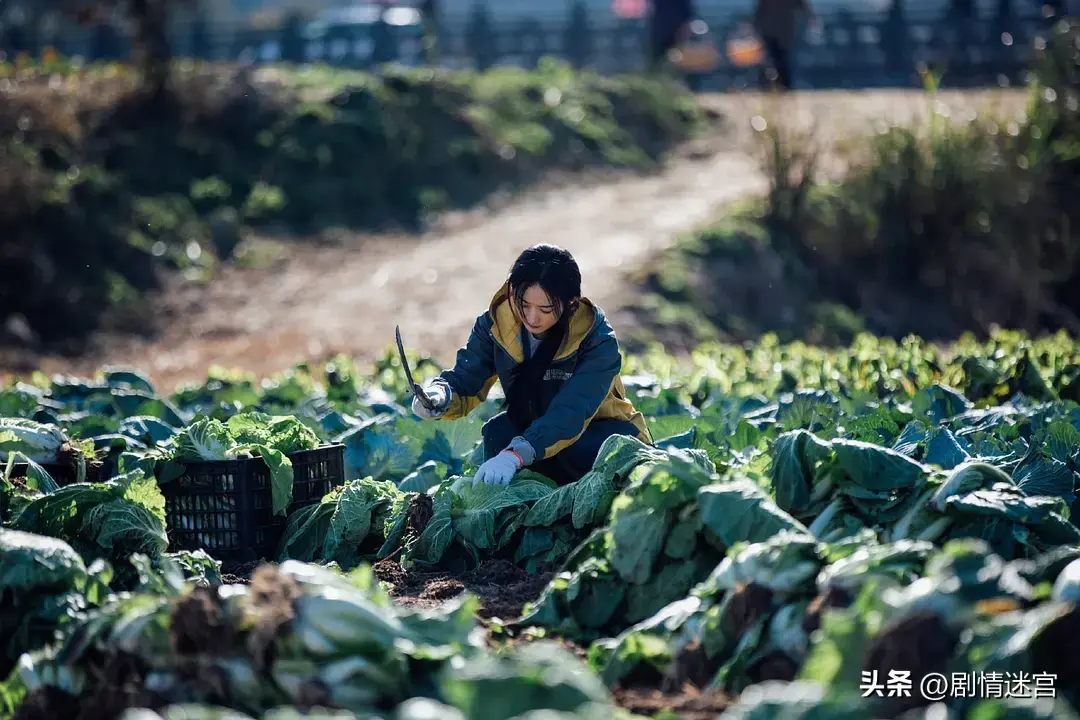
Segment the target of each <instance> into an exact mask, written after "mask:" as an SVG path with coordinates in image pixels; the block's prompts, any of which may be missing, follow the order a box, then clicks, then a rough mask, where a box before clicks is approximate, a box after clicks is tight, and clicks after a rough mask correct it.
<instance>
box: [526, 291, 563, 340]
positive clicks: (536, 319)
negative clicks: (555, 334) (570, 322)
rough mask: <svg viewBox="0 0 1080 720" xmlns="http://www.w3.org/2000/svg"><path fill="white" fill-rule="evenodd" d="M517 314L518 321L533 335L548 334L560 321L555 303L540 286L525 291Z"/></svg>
mask: <svg viewBox="0 0 1080 720" xmlns="http://www.w3.org/2000/svg"><path fill="white" fill-rule="evenodd" d="M517 312H518V319H520V320H521V322H522V323H523V324H524V325H525V327H527V328H528V329H529V332H531V333H532V334H533V335H540V334H541V333H544V332H547V331H548V330H549V329H551V327H552V326H553V325H554V324H555V323H556V322H557V321H558V319H559V313H558V308H557V307H556V306H555V303H554V301H553V300H552V299H551V298H550V297H548V294H547V293H546V292H544V289H543V288H541V287H540V286H539V285H533V286H532V287H530V288H528V289H527V290H526V291H525V294H524V296H523V297H522V299H521V307H520V308H518V309H517Z"/></svg>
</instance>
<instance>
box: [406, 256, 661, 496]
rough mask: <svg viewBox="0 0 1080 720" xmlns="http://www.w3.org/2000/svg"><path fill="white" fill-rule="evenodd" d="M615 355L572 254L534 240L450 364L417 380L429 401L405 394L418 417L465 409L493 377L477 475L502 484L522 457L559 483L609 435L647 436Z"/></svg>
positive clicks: (575, 475) (461, 413) (454, 414)
mask: <svg viewBox="0 0 1080 720" xmlns="http://www.w3.org/2000/svg"><path fill="white" fill-rule="evenodd" d="M621 369H622V356H621V355H620V353H619V343H618V342H617V341H616V339H615V332H614V331H613V330H612V329H611V325H609V324H608V322H607V320H606V319H605V318H604V313H603V312H602V311H601V310H600V308H598V307H596V306H595V305H593V304H592V303H591V302H589V301H588V300H587V299H586V298H583V297H581V272H580V271H579V270H578V266H577V263H576V262H575V261H574V258H573V256H571V255H570V253H568V252H567V251H566V250H563V249H562V248H559V247H555V246H554V245H535V246H533V247H531V248H529V249H527V250H525V251H524V252H523V253H521V255H520V256H519V257H518V259H517V261H516V262H515V263H514V266H513V268H512V269H511V270H510V276H509V278H508V280H507V282H506V283H505V284H504V285H503V287H501V288H500V289H499V291H498V292H497V293H496V294H495V297H494V298H493V299H492V301H491V305H490V307H489V308H488V310H487V311H486V312H485V313H484V314H483V315H481V316H480V317H478V318H477V319H476V324H475V325H474V326H473V330H472V334H471V335H470V336H469V341H468V343H467V344H466V346H465V347H463V348H462V349H461V350H459V351H458V354H457V362H456V364H455V365H454V368H453V369H452V370H446V371H444V372H442V373H441V374H440V375H439V377H437V378H434V379H432V380H431V381H430V382H429V383H428V384H427V385H426V386H425V388H424V390H425V392H426V393H427V396H428V398H429V399H431V400H432V401H433V402H434V403H435V408H436V409H435V410H427V409H425V408H424V406H423V405H422V404H420V402H419V400H418V399H416V398H413V404H412V408H413V412H415V413H416V414H417V415H419V416H420V417H424V418H439V419H443V420H453V419H457V418H461V417H465V416H466V415H468V414H469V412H470V411H472V409H473V408H475V407H476V406H477V405H478V404H479V403H481V402H482V401H483V400H484V399H485V398H486V397H487V394H488V391H490V390H491V386H492V385H494V384H495V381H496V380H499V381H500V382H501V383H502V387H503V391H504V394H505V397H506V400H505V402H504V404H503V407H504V408H505V412H502V413H500V414H498V415H496V416H495V417H493V418H491V419H490V420H488V421H487V422H486V423H485V424H484V429H483V436H484V460H485V462H484V464H483V465H481V466H480V469H479V470H478V471H477V473H476V480H477V481H479V482H484V483H489V484H497V485H506V484H507V483H509V482H510V480H511V478H513V477H514V474H515V473H516V472H517V471H518V470H520V469H521V468H523V467H528V468H530V469H532V470H535V471H536V472H538V473H540V474H542V475H545V476H547V477H549V478H551V479H552V480H554V481H555V482H557V483H559V484H565V483H568V482H573V481H574V480H577V479H579V478H580V477H581V476H582V475H584V474H585V473H586V472H588V471H589V470H590V469H591V468H592V465H593V462H594V461H595V460H596V455H597V453H598V452H599V450H600V446H601V445H603V444H604V441H605V440H607V438H609V437H610V436H612V435H630V436H633V437H636V438H639V439H640V440H642V441H643V442H647V443H651V442H652V438H651V437H650V436H649V430H648V427H647V426H646V425H645V418H644V416H643V415H642V414H641V413H640V412H638V411H637V410H635V409H634V406H633V404H632V403H631V402H630V401H629V400H627V398H626V393H625V391H624V390H623V384H622V379H621V378H620V377H619V371H620V370H621Z"/></svg>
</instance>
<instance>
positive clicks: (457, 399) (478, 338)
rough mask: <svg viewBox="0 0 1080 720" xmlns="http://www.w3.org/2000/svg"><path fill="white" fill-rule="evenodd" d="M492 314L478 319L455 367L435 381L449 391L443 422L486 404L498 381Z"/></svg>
mask: <svg viewBox="0 0 1080 720" xmlns="http://www.w3.org/2000/svg"><path fill="white" fill-rule="evenodd" d="M491 324H492V321H491V313H490V312H485V313H484V314H483V315H481V316H479V317H478V318H476V322H475V323H474V324H473V329H472V332H471V333H470V334H469V340H468V342H467V343H466V344H465V347H463V348H461V349H460V350H458V353H457V360H456V361H455V362H454V367H453V368H452V369H450V370H444V371H443V372H442V373H440V374H439V376H438V377H437V378H435V379H434V380H433V381H432V382H435V383H441V384H442V385H443V386H444V387H446V388H447V390H448V393H447V394H448V395H449V397H450V403H449V405H448V407H447V410H446V413H445V414H444V415H442V417H441V419H442V420H457V419H458V418H463V417H465V416H466V415H468V414H469V413H470V412H472V410H473V408H475V407H476V406H477V405H479V404H480V403H481V402H483V401H484V400H485V399H486V398H487V395H488V392H490V391H491V387H492V386H493V385H494V384H495V381H496V380H498V379H499V376H498V374H497V373H496V372H495V341H494V340H492V338H491Z"/></svg>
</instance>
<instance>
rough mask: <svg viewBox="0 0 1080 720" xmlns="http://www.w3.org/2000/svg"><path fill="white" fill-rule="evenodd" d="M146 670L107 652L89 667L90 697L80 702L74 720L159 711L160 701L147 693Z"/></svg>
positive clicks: (138, 662)
mask: <svg viewBox="0 0 1080 720" xmlns="http://www.w3.org/2000/svg"><path fill="white" fill-rule="evenodd" d="M148 672H149V668H148V667H147V666H146V664H145V663H143V661H142V660H140V659H139V658H137V657H136V656H134V655H131V654H129V653H125V652H110V653H108V654H107V655H105V656H103V657H101V658H99V662H95V663H93V664H92V665H91V666H90V674H91V678H90V679H89V680H90V681H89V683H88V684H89V686H90V687H92V688H94V690H93V692H92V693H91V694H90V695H89V697H84V698H83V699H82V701H81V702H80V705H81V710H80V712H79V714H78V715H77V716H75V717H76V720H98V719H99V718H115V717H119V716H120V715H122V714H123V713H124V711H125V710H129V709H131V708H149V709H151V710H153V709H157V708H159V707H161V705H162V702H161V698H159V697H157V696H156V695H155V694H154V693H152V692H150V691H149V690H147V689H146V675H147V673H148Z"/></svg>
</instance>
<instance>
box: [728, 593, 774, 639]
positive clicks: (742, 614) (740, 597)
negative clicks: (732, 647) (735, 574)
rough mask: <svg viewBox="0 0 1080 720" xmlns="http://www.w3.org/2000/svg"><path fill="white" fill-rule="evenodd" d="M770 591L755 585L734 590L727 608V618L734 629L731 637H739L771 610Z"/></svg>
mask: <svg viewBox="0 0 1080 720" xmlns="http://www.w3.org/2000/svg"><path fill="white" fill-rule="evenodd" d="M772 597H773V594H772V590H770V589H769V588H767V587H765V586H764V585H758V584H757V583H745V584H743V585H740V586H739V587H737V588H735V590H734V591H733V594H732V597H731V604H730V605H729V606H728V617H729V618H730V620H731V624H732V626H733V627H734V628H735V634H734V636H733V637H737V636H741V635H742V634H743V633H744V632H746V631H747V630H749V629H750V626H751V625H753V624H754V621H755V620H757V619H758V618H759V617H761V616H762V615H764V614H765V613H767V612H769V610H771V609H772Z"/></svg>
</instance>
